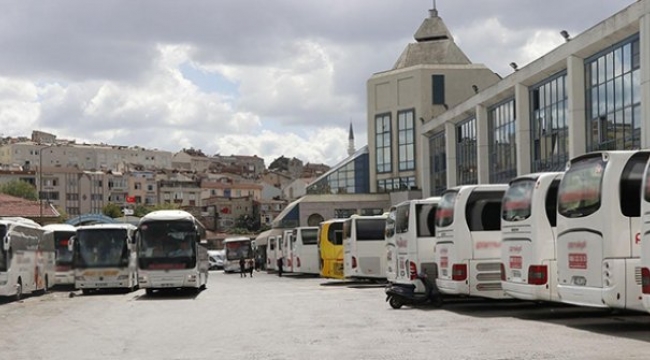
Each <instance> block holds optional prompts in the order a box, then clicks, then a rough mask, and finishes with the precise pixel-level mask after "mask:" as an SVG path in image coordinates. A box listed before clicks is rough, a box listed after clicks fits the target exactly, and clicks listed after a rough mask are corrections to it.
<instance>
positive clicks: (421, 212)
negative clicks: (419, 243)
mask: <svg viewBox="0 0 650 360" xmlns="http://www.w3.org/2000/svg"><path fill="white" fill-rule="evenodd" d="M436 209H437V206H436V205H434V204H417V205H415V212H416V213H417V218H416V219H417V222H418V224H417V225H418V234H417V236H418V237H432V236H436Z"/></svg>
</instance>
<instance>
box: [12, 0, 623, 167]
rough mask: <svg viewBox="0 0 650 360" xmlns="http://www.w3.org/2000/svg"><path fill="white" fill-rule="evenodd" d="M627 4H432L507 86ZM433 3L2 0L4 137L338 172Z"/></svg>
mask: <svg viewBox="0 0 650 360" xmlns="http://www.w3.org/2000/svg"><path fill="white" fill-rule="evenodd" d="M633 2H634V0H571V1H566V0H564V1H559V0H545V1H539V0H438V1H437V7H438V10H439V13H440V16H441V17H442V18H443V20H444V21H445V23H446V24H447V26H448V28H449V29H450V31H451V33H452V34H453V36H454V38H455V40H456V42H457V43H458V44H459V46H460V47H461V49H463V50H464V51H465V53H466V54H467V55H468V56H469V58H470V59H471V60H472V62H474V63H482V64H485V65H487V66H488V67H489V68H491V69H492V70H493V71H495V72H497V73H499V74H500V75H502V76H506V75H508V74H509V73H510V72H511V71H512V69H510V67H509V66H508V64H509V63H510V62H512V61H515V62H517V63H518V64H519V66H520V67H521V66H524V65H525V64H526V63H528V62H529V61H531V60H534V59H536V58H538V57H539V56H541V55H543V54H544V53H546V52H548V51H549V50H551V49H553V48H554V47H556V46H558V45H559V44H561V43H562V41H563V39H562V38H561V37H560V35H559V31H560V30H563V29H565V30H567V31H568V32H569V33H570V34H572V35H576V34H578V33H580V32H582V31H584V30H586V29H588V28H589V27H592V26H593V25H595V24H597V23H598V22H600V21H602V20H604V19H605V18H607V17H609V16H611V15H613V14H614V13H616V12H618V11H620V10H622V9H624V8H625V7H627V6H628V5H630V4H631V3H633ZM431 7H432V0H322V1H315V0H175V1H171V0H110V1H107V0H101V1H99V0H50V1H41V0H20V1H16V0H0V8H1V9H2V11H0V49H2V50H0V125H1V126H0V134H2V135H3V136H29V135H30V134H31V131H32V130H33V129H39V130H42V131H48V132H53V133H54V134H56V135H57V136H58V137H60V138H69V139H77V140H78V141H81V142H83V141H85V142H93V143H95V142H104V143H110V144H119V145H141V146H145V147H149V148H158V149H163V150H169V151H173V152H175V151H178V150H180V149H181V148H189V147H194V148H198V149H202V150H203V151H204V152H205V153H207V154H210V155H211V154H216V153H220V154H222V155H230V154H241V155H258V156H261V157H264V158H265V159H266V160H267V165H268V164H269V163H270V161H271V160H272V159H274V158H276V157H278V156H280V155H285V156H289V157H292V156H295V157H298V158H300V159H302V160H303V161H305V162H307V161H309V162H324V163H327V164H330V165H333V164H334V163H336V162H338V161H339V160H341V159H342V158H344V157H345V156H346V149H347V129H348V126H349V123H350V122H352V123H353V125H354V128H355V135H356V145H357V148H359V147H361V146H362V145H365V144H366V143H367V134H366V109H365V105H366V88H365V86H366V81H367V80H368V78H369V77H370V76H371V75H372V74H373V73H375V72H379V71H385V70H389V69H390V68H391V67H392V66H393V64H394V62H395V61H396V60H397V58H398V57H399V55H400V54H401V52H402V50H404V48H405V47H406V45H407V44H408V43H410V42H413V41H414V40H413V34H414V33H415V31H416V30H417V28H418V27H419V26H420V24H421V23H422V21H423V20H424V19H425V18H426V17H427V16H428V9H430V8H431Z"/></svg>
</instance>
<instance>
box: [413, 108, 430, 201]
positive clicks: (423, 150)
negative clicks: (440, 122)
mask: <svg viewBox="0 0 650 360" xmlns="http://www.w3.org/2000/svg"><path fill="white" fill-rule="evenodd" d="M415 121H419V120H415ZM416 134H417V133H416ZM420 142H421V144H420V151H419V154H418V156H417V158H416V159H415V164H416V167H415V169H416V176H417V177H418V180H417V182H419V183H420V189H422V197H429V196H431V195H430V194H431V148H430V147H429V136H428V135H427V134H422V136H420ZM417 143H418V142H417V141H416V142H415V144H416V146H417Z"/></svg>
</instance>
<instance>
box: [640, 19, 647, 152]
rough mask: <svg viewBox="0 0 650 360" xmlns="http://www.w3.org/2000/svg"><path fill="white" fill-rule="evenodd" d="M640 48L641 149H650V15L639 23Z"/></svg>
mask: <svg viewBox="0 0 650 360" xmlns="http://www.w3.org/2000/svg"><path fill="white" fill-rule="evenodd" d="M639 46H640V47H641V64H642V65H641V69H640V70H639V71H641V119H638V120H639V121H641V148H642V149H647V148H648V147H650V124H649V123H648V121H645V119H650V117H649V116H650V68H648V67H647V66H643V65H645V64H649V63H650V14H645V15H643V16H641V20H640V21H639Z"/></svg>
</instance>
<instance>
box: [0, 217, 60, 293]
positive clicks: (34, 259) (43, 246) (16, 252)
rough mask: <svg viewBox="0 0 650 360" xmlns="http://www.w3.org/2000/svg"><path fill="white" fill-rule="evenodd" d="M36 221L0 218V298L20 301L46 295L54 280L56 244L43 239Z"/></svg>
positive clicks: (41, 230) (42, 231)
mask: <svg viewBox="0 0 650 360" xmlns="http://www.w3.org/2000/svg"><path fill="white" fill-rule="evenodd" d="M43 233H44V230H43V228H42V227H41V226H40V225H39V224H37V223H36V222H34V221H32V220H29V219H25V218H20V217H5V218H0V239H2V247H0V296H11V297H14V298H15V299H16V300H20V298H21V297H22V295H23V294H31V293H34V292H37V291H42V292H46V291H47V289H48V287H49V286H50V285H51V284H53V281H54V276H55V275H54V274H55V270H54V266H55V265H54V263H55V254H54V242H52V241H50V240H49V239H45V238H44V237H43Z"/></svg>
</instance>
